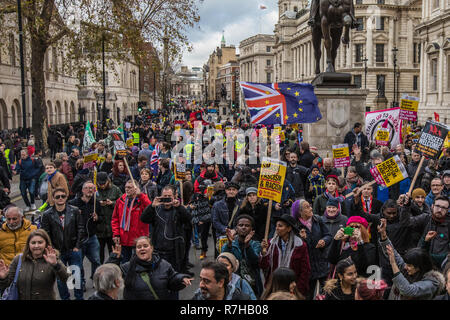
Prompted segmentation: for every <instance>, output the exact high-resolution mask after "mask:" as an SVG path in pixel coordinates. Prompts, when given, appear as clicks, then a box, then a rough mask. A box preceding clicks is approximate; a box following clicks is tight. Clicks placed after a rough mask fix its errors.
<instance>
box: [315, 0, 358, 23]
mask: <svg viewBox="0 0 450 320" xmlns="http://www.w3.org/2000/svg"><path fill="white" fill-rule="evenodd" d="M319 6H320V0H311V9H310V16H309V20H308V24H309V25H310V26H311V27H313V26H314V25H315V24H316V17H317V16H318V15H319ZM350 17H351V18H352V25H351V29H356V28H357V27H358V25H359V23H358V22H356V18H355V6H354V5H353V0H350Z"/></svg>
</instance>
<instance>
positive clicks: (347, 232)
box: [344, 227, 355, 236]
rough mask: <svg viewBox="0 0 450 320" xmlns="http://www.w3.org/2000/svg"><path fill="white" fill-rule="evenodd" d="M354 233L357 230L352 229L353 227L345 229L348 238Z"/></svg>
mask: <svg viewBox="0 0 450 320" xmlns="http://www.w3.org/2000/svg"><path fill="white" fill-rule="evenodd" d="M353 231H355V228H352V227H345V228H344V234H345V235H346V236H352V235H353Z"/></svg>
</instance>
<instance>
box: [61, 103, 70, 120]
mask: <svg viewBox="0 0 450 320" xmlns="http://www.w3.org/2000/svg"><path fill="white" fill-rule="evenodd" d="M62 119H63V121H62V122H63V123H68V122H69V105H68V104H67V101H64V117H62Z"/></svg>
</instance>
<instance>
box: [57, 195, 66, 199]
mask: <svg viewBox="0 0 450 320" xmlns="http://www.w3.org/2000/svg"><path fill="white" fill-rule="evenodd" d="M65 198H67V196H66V195H64V194H61V195H57V196H55V199H65Z"/></svg>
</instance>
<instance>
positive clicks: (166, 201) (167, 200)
mask: <svg viewBox="0 0 450 320" xmlns="http://www.w3.org/2000/svg"><path fill="white" fill-rule="evenodd" d="M160 201H161V202H164V203H169V202H172V198H160Z"/></svg>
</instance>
